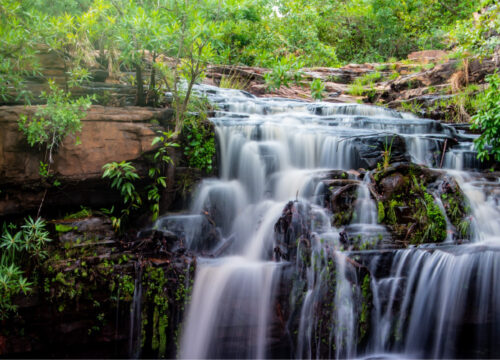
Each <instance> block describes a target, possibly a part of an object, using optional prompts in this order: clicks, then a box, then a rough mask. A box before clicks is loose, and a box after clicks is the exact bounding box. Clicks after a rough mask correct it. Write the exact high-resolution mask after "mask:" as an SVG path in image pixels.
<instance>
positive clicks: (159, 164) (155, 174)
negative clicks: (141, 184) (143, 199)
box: [148, 131, 179, 221]
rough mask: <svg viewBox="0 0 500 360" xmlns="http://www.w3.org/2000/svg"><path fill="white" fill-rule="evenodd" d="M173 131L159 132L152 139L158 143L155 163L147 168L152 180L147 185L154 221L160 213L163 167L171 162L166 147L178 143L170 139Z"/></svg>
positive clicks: (163, 180)
mask: <svg viewBox="0 0 500 360" xmlns="http://www.w3.org/2000/svg"><path fill="white" fill-rule="evenodd" d="M174 136H175V133H173V132H172V131H163V132H160V133H159V135H158V136H157V137H155V138H154V139H153V142H152V145H156V144H160V147H159V148H158V150H156V153H155V154H154V156H153V160H154V161H155V165H154V166H153V167H151V168H150V169H149V177H150V178H151V180H152V183H151V185H149V186H148V189H149V190H148V200H149V201H150V202H152V204H151V206H150V210H151V212H152V214H153V217H152V220H153V221H155V220H156V219H157V218H158V215H159V213H160V199H161V195H160V188H166V187H167V183H166V178H165V176H163V175H162V174H164V173H165V167H166V166H167V165H169V164H173V160H172V158H171V157H170V155H168V149H169V148H172V147H179V144H177V143H175V142H173V141H172V139H173V138H174Z"/></svg>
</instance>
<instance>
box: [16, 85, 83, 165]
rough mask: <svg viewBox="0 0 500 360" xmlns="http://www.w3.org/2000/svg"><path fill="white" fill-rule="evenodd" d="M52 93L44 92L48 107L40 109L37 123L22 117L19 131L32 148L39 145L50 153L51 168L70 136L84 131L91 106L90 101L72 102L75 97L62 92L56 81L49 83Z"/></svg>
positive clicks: (79, 100) (80, 99)
mask: <svg viewBox="0 0 500 360" xmlns="http://www.w3.org/2000/svg"><path fill="white" fill-rule="evenodd" d="M49 86H50V91H51V92H50V93H46V92H43V93H42V98H43V99H45V100H46V101H47V105H46V106H44V107H40V108H39V109H38V110H37V112H36V113H35V116H34V119H28V117H27V116H26V115H21V117H20V119H19V129H20V130H21V131H22V132H23V133H24V135H25V136H26V139H27V140H28V144H29V145H30V146H32V147H34V146H36V145H39V146H40V147H42V148H44V150H46V151H45V152H46V153H48V159H45V160H46V161H47V160H48V162H49V164H50V163H52V153H53V152H54V151H55V149H56V148H57V147H58V146H59V144H60V143H61V142H62V141H63V139H64V138H65V137H66V136H67V135H74V134H76V133H77V132H79V131H80V130H81V128H82V125H81V122H80V120H81V119H83V118H84V117H85V115H86V110H87V109H88V108H89V107H90V105H91V98H90V97H80V98H78V99H77V100H72V99H71V98H70V97H71V93H69V92H65V91H64V90H62V89H60V88H59V87H58V86H57V85H56V84H55V82H54V81H49Z"/></svg>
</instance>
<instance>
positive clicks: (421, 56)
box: [408, 50, 448, 62]
mask: <svg viewBox="0 0 500 360" xmlns="http://www.w3.org/2000/svg"><path fill="white" fill-rule="evenodd" d="M447 54H448V53H447V52H446V51H443V50H423V51H414V52H412V53H410V54H408V59H409V60H413V61H422V62H430V61H436V60H441V59H442V58H444V57H445V56H446V55H447Z"/></svg>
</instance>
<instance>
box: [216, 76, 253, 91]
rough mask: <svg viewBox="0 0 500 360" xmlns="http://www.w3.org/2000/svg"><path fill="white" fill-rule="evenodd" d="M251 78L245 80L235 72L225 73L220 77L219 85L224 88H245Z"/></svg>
mask: <svg viewBox="0 0 500 360" xmlns="http://www.w3.org/2000/svg"><path fill="white" fill-rule="evenodd" d="M248 83H249V80H244V79H243V78H241V77H240V76H238V75H237V74H235V73H233V74H230V75H228V76H226V75H223V76H222V78H221V79H220V83H219V87H221V88H224V89H237V90H245V89H246V88H247V86H248Z"/></svg>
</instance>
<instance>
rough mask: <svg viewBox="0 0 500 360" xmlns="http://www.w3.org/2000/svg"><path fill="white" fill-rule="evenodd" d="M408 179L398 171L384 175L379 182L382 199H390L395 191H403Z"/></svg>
mask: <svg viewBox="0 0 500 360" xmlns="http://www.w3.org/2000/svg"><path fill="white" fill-rule="evenodd" d="M407 180H408V179H405V177H404V176H403V175H401V174H400V173H398V172H396V173H394V174H391V175H390V176H387V177H384V178H383V179H382V180H381V181H380V184H379V187H380V188H381V195H382V199H389V198H390V197H391V196H392V194H393V193H395V192H401V190H402V188H403V186H404V185H405V181H407Z"/></svg>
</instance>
